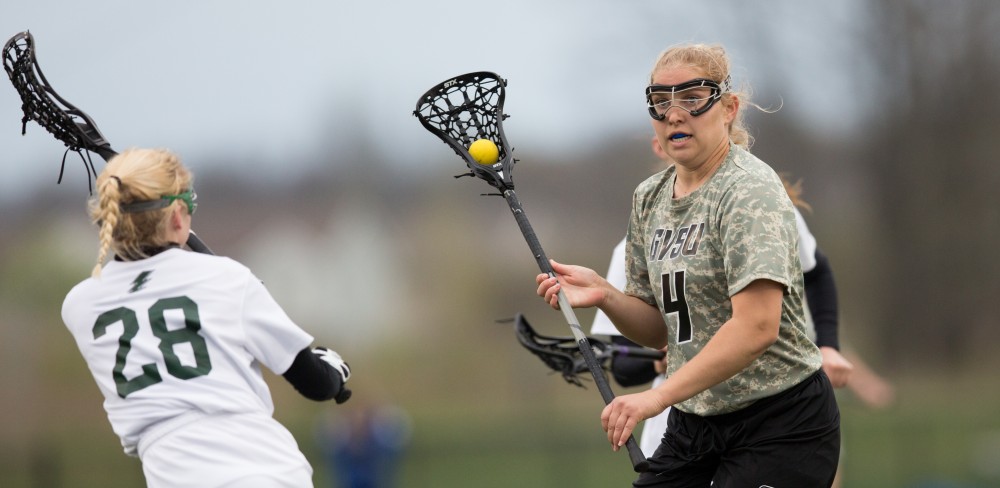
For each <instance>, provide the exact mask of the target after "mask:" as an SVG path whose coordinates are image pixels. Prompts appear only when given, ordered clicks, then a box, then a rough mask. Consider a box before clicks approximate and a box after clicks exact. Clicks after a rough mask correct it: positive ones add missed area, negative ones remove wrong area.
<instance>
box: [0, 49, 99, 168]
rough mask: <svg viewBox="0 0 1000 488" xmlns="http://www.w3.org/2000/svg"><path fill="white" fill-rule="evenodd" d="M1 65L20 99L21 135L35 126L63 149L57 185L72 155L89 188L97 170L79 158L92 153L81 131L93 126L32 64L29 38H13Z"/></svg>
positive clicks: (35, 64) (32, 54)
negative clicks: (81, 165) (79, 163)
mask: <svg viewBox="0 0 1000 488" xmlns="http://www.w3.org/2000/svg"><path fill="white" fill-rule="evenodd" d="M3 65H4V70H6V71H7V75H8V76H9V77H10V81H11V83H12V84H13V85H14V89H15V90H17V93H18V95H20V97H21V111H22V112H23V114H24V116H23V117H22V118H21V135H25V134H26V133H27V130H28V121H30V120H34V121H35V122H37V123H38V125H40V126H42V128H44V129H45V130H46V131H48V132H49V133H50V134H52V135H53V136H55V138H56V139H58V140H59V141H61V142H62V143H63V144H65V145H66V147H67V151H66V154H63V161H62V166H61V167H60V170H59V182H62V177H63V170H64V169H65V164H66V155H67V154H68V153H69V152H70V151H73V152H76V153H77V154H79V155H80V157H81V159H83V162H84V166H85V167H86V170H87V173H88V186H89V183H90V177H91V176H93V178H95V179H96V178H97V170H96V168H94V162H93V160H91V159H90V158H89V155H88V157H86V158H85V157H84V156H83V150H92V149H93V147H92V146H93V145H94V143H93V142H91V141H89V140H87V139H86V138H85V137H84V134H85V127H88V126H93V123H92V122H91V121H89V120H87V119H86V115H84V114H83V113H82V112H80V111H79V109H77V108H76V107H74V106H72V105H70V104H69V103H68V102H66V101H65V100H63V99H62V97H60V96H59V95H58V94H57V93H56V92H55V91H54V90H53V89H52V88H51V87H50V86H49V83H48V81H47V80H46V79H45V75H44V74H43V73H42V70H41V68H40V67H39V66H38V63H37V61H36V60H35V53H34V45H33V42H32V37H31V35H30V34H28V33H27V32H25V33H22V35H17V36H14V37H13V38H11V39H10V40H9V41H8V42H7V45H6V46H4V51H3ZM40 91H41V92H40ZM59 102H61V103H62V104H63V106H61V105H60V104H59ZM94 136H96V138H97V139H98V140H100V141H102V142H103V137H101V136H100V135H99V134H96V135H92V137H94Z"/></svg>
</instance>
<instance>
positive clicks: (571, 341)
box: [514, 314, 664, 388]
mask: <svg viewBox="0 0 1000 488" xmlns="http://www.w3.org/2000/svg"><path fill="white" fill-rule="evenodd" d="M514 335H515V336H517V341H518V342H520V343H521V345H522V346H524V348H525V349H527V350H528V351H530V352H531V353H532V354H534V355H535V356H538V358H539V359H541V360H542V362H543V363H545V365H546V366H548V367H549V369H551V370H552V371H554V372H556V373H559V374H560V375H562V377H563V379H564V380H566V382H567V383H571V384H574V385H576V386H579V387H581V388H583V383H582V381H581V378H580V376H579V375H580V374H581V373H583V372H584V371H587V370H588V368H587V363H586V361H585V360H584V359H583V354H582V353H581V351H580V348H579V347H577V342H576V338H575V337H552V336H546V335H542V334H539V333H538V332H536V331H535V328H534V327H532V326H531V324H530V323H528V319H526V318H525V317H524V315H522V314H517V315H516V316H515V317H514ZM587 342H589V343H590V346H591V348H593V350H594V358H595V359H596V360H597V364H600V365H601V367H602V369H604V368H606V364H607V362H608V360H609V359H611V358H612V357H618V356H625V357H634V358H639V359H648V360H650V361H655V360H657V359H663V356H664V352H663V351H657V350H654V349H647V348H644V347H631V346H625V345H621V344H612V343H609V342H605V341H602V340H600V339H595V338H593V337H587Z"/></svg>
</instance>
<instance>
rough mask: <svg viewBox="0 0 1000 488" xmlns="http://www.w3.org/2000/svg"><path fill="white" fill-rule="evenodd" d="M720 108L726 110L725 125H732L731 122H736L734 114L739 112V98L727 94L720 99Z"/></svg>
mask: <svg viewBox="0 0 1000 488" xmlns="http://www.w3.org/2000/svg"><path fill="white" fill-rule="evenodd" d="M722 106H723V108H725V109H726V124H727V125H732V123H733V121H734V120H736V114H737V113H739V111H740V97H738V96H737V95H735V94H733V93H728V94H726V95H725V96H724V97H723V99H722Z"/></svg>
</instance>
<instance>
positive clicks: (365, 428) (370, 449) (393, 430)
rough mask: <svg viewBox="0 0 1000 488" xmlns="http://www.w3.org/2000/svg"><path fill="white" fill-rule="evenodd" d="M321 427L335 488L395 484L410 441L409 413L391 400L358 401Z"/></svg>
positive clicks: (385, 487) (322, 446) (376, 487)
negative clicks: (379, 402)
mask: <svg viewBox="0 0 1000 488" xmlns="http://www.w3.org/2000/svg"><path fill="white" fill-rule="evenodd" d="M355 402H356V404H355V407H354V408H352V409H350V410H347V411H346V412H343V411H338V412H336V416H331V417H328V418H326V419H324V422H322V423H321V424H320V426H319V429H318V436H317V437H318V439H317V440H318V443H319V445H320V449H321V451H322V452H323V457H324V459H325V461H326V465H327V468H328V469H329V471H330V477H331V478H332V480H333V482H334V483H333V487H334V488H393V487H396V486H398V475H399V468H400V466H401V464H402V461H403V455H404V452H405V451H406V448H407V446H408V445H409V442H410V436H411V430H412V428H411V424H410V417H409V415H408V414H407V413H406V412H405V411H404V410H403V409H402V408H400V407H398V406H395V405H390V404H384V403H383V404H373V403H367V404H365V403H362V402H357V400H355Z"/></svg>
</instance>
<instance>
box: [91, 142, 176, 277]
mask: <svg viewBox="0 0 1000 488" xmlns="http://www.w3.org/2000/svg"><path fill="white" fill-rule="evenodd" d="M192 180H193V176H192V175H191V172H190V171H188V169H187V168H185V167H184V165H183V164H182V163H181V161H180V158H178V157H177V155H175V154H173V153H172V152H170V151H167V150H165V149H128V150H126V151H123V152H122V153H121V154H119V155H117V156H115V157H114V158H112V159H111V161H108V164H107V166H105V167H104V171H102V172H101V174H100V176H98V178H97V194H96V195H95V196H94V197H92V198H91V199H90V201H89V202H88V211H89V213H90V218H91V219H92V220H93V222H94V223H96V224H97V226H98V227H99V231H98V236H99V238H100V248H99V250H98V253H97V264H96V265H95V266H94V269H93V271H92V272H91V276H93V277H95V278H96V277H98V276H100V275H101V268H102V267H103V265H104V263H105V262H106V261H107V260H108V258H109V254H110V253H111V251H114V253H115V254H116V255H118V256H119V257H121V258H122V259H124V260H127V261H134V260H137V259H142V258H145V257H148V256H147V254H146V251H145V250H147V249H150V248H155V247H161V246H166V245H167V244H168V242H167V238H166V230H167V225H168V223H169V216H170V212H171V209H172V208H173V206H174V205H184V203H183V202H182V201H179V200H175V201H174V202H172V203H171V204H170V205H168V206H167V207H165V208H160V209H153V210H147V211H144V212H136V213H124V212H123V211H122V208H121V206H122V205H124V204H128V203H133V202H141V201H148V200H156V199H158V198H160V197H162V196H164V195H176V194H179V193H181V192H183V191H186V190H187V189H189V188H191V184H192V182H193V181H192Z"/></svg>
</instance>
